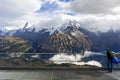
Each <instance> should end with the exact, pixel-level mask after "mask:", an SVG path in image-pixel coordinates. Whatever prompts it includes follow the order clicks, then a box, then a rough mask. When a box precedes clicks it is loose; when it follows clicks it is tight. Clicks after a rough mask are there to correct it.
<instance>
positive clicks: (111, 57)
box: [106, 48, 115, 72]
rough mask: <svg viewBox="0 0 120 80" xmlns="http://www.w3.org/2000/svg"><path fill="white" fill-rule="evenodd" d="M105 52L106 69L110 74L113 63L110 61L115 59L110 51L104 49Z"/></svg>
mask: <svg viewBox="0 0 120 80" xmlns="http://www.w3.org/2000/svg"><path fill="white" fill-rule="evenodd" d="M106 51H107V60H108V62H107V67H108V70H109V71H110V72H112V71H113V62H112V60H113V58H115V56H114V55H113V53H112V51H111V50H110V49H108V48H106Z"/></svg>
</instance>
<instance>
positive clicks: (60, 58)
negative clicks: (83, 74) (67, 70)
mask: <svg viewBox="0 0 120 80" xmlns="http://www.w3.org/2000/svg"><path fill="white" fill-rule="evenodd" d="M91 54H92V53H91V52H86V53H85V55H81V54H76V55H67V54H64V53H61V54H57V55H55V56H53V57H52V58H50V59H49V60H51V61H53V62H54V63H55V64H62V63H70V64H75V65H82V66H83V65H91V66H97V67H102V64H101V63H99V62H97V61H94V60H92V61H88V62H83V61H81V59H82V58H84V57H87V56H90V55H91Z"/></svg>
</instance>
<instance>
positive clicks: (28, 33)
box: [0, 20, 120, 53]
mask: <svg viewBox="0 0 120 80" xmlns="http://www.w3.org/2000/svg"><path fill="white" fill-rule="evenodd" d="M119 33H120V31H114V30H112V29H110V30H108V31H106V32H91V31H90V30H87V29H84V28H83V26H82V27H81V25H80V24H79V23H78V22H77V21H74V20H73V21H71V20H70V21H68V22H66V23H64V24H63V25H62V26H61V27H59V28H54V27H53V28H39V29H38V28H36V27H35V26H32V25H29V23H26V24H25V26H24V27H23V28H21V29H18V30H9V31H6V30H0V34H1V35H3V36H11V37H14V38H20V40H23V41H26V43H27V45H29V46H26V47H28V48H31V52H46V53H55V52H68V53H77V52H82V51H85V50H91V51H96V52H98V51H103V50H105V48H110V49H112V50H113V51H119V50H120V49H119V48H120V42H119V41H120V34H119ZM1 39H2V37H1ZM13 43H14V42H13ZM6 44H7V43H6ZM7 45H9V44H7ZM21 46H23V43H21ZM30 46H31V47H30ZM0 50H1V51H2V50H3V49H2V48H0ZM9 50H10V49H9ZM9 50H7V51H9ZM16 50H17V49H16ZM19 50H20V49H19ZM19 50H18V51H19ZM24 50H25V49H24ZM2 52H4V51H2ZM24 52H30V50H28V51H24Z"/></svg>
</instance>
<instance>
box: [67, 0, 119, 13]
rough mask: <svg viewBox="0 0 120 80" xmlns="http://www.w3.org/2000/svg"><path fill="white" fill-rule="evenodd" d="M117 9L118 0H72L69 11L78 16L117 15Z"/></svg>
mask: <svg viewBox="0 0 120 80" xmlns="http://www.w3.org/2000/svg"><path fill="white" fill-rule="evenodd" d="M118 7H120V0H74V1H73V2H72V4H71V5H70V6H69V10H71V11H73V12H76V13H79V14H118V13H120V11H119V10H118ZM113 9H115V10H113Z"/></svg>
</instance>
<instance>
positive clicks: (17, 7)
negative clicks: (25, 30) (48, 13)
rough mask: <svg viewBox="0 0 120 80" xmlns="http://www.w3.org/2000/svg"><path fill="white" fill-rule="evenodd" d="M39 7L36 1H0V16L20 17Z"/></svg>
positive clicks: (39, 3)
mask: <svg viewBox="0 0 120 80" xmlns="http://www.w3.org/2000/svg"><path fill="white" fill-rule="evenodd" d="M40 7H41V2H40V1H38V0H0V16H2V17H21V16H24V15H26V14H29V13H33V12H35V11H36V10H38V9H39V8H40Z"/></svg>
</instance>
